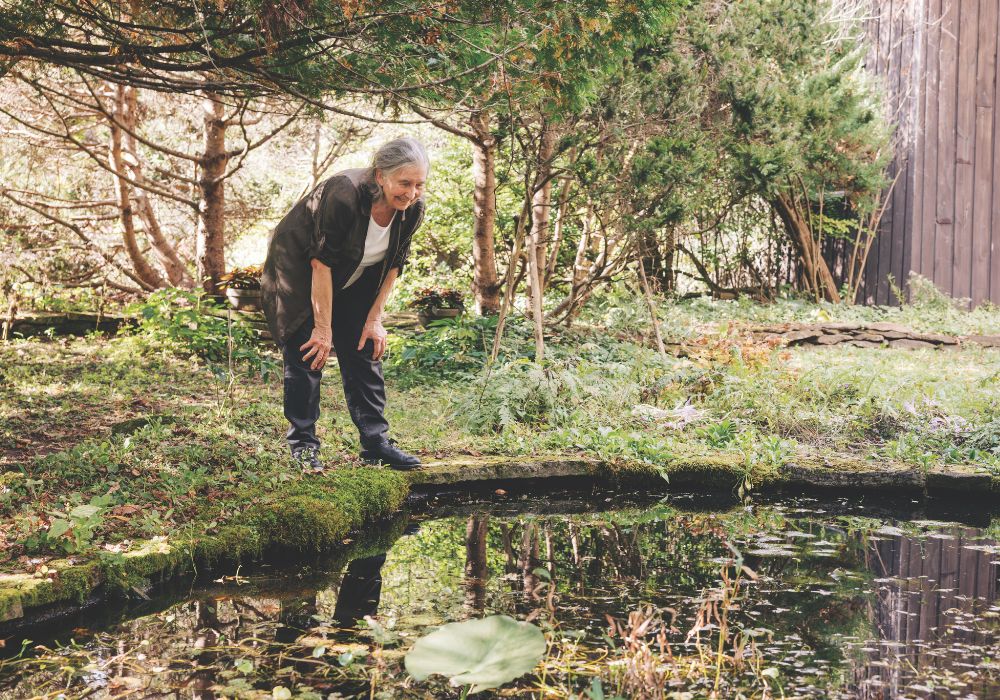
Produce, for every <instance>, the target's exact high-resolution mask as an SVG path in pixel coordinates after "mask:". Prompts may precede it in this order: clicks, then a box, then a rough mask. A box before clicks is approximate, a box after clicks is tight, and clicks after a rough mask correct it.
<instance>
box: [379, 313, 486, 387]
mask: <svg viewBox="0 0 1000 700" xmlns="http://www.w3.org/2000/svg"><path fill="white" fill-rule="evenodd" d="M496 325H497V318H496V316H486V317H476V318H469V317H468V316H459V317H457V318H444V319H440V320H438V321H434V322H432V323H431V324H430V326H429V327H428V328H427V330H426V331H424V332H423V333H416V334H414V335H392V336H389V353H388V356H387V358H386V364H387V366H388V367H391V368H392V369H393V370H395V371H397V372H399V373H400V374H401V375H402V376H401V380H402V383H403V384H404V385H413V384H418V383H422V382H428V381H444V380H453V379H458V378H462V377H465V376H466V375H467V374H468V373H469V372H475V371H478V370H479V368H481V367H482V366H483V365H484V364H485V362H486V359H487V358H488V357H489V354H490V349H491V348H492V345H493V336H494V334H495V332H496Z"/></svg>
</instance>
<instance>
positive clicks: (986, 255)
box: [969, 0, 998, 305]
mask: <svg viewBox="0 0 1000 700" xmlns="http://www.w3.org/2000/svg"><path fill="white" fill-rule="evenodd" d="M997 14H998V8H997V3H996V2H995V0H987V1H986V2H981V3H980V5H979V21H978V23H977V26H978V33H979V36H978V44H979V47H978V51H977V54H978V59H977V64H976V95H975V104H976V126H975V145H974V151H973V152H974V161H975V165H974V168H975V175H974V177H973V196H972V227H971V239H972V240H971V250H972V285H971V290H970V294H969V295H970V296H971V297H972V303H973V305H976V304H979V303H980V302H982V301H985V300H987V299H989V295H990V237H991V232H992V228H993V201H992V197H993V186H994V185H993V181H994V177H995V172H994V163H993V140H994V139H995V138H996V134H995V132H994V119H993V113H994V111H995V108H994V104H995V99H996V95H995V92H996V61H997V32H996V24H997Z"/></svg>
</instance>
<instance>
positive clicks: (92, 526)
mask: <svg viewBox="0 0 1000 700" xmlns="http://www.w3.org/2000/svg"><path fill="white" fill-rule="evenodd" d="M81 498H82V496H81V494H79V493H74V494H71V495H70V498H69V505H68V506H67V507H66V508H65V509H64V510H58V509H55V510H50V511H49V513H48V515H49V517H50V518H51V523H50V525H49V527H48V529H47V530H40V531H39V532H36V533H35V534H33V535H31V536H29V537H28V538H27V540H26V541H25V549H26V550H27V551H29V552H39V551H44V550H61V551H63V552H66V553H69V554H73V553H77V552H82V551H84V550H85V549H87V548H88V547H89V546H90V543H91V540H92V539H93V537H94V531H95V530H97V529H98V528H99V527H100V526H101V524H102V523H103V521H104V514H105V511H106V510H107V506H108V504H109V503H111V502H112V500H113V499H112V497H111V496H110V495H108V494H102V495H97V496H93V497H91V499H90V500H89V501H88V502H87V503H80V501H81ZM74 504H76V505H74Z"/></svg>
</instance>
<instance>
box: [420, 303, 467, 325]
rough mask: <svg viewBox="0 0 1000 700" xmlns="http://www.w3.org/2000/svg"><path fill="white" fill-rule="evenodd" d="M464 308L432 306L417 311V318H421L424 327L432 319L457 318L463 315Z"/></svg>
mask: <svg viewBox="0 0 1000 700" xmlns="http://www.w3.org/2000/svg"><path fill="white" fill-rule="evenodd" d="M462 311H464V309H438V308H432V309H430V310H427V311H425V310H423V309H421V310H420V311H418V312H417V318H418V319H420V325H421V326H423V327H424V328H427V326H428V325H429V324H430V323H431V322H432V321H437V320H439V319H442V318H457V317H459V316H461V315H462Z"/></svg>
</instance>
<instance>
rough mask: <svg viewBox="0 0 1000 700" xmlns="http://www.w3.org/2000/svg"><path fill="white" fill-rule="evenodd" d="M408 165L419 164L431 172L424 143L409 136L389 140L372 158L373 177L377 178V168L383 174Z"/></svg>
mask: <svg viewBox="0 0 1000 700" xmlns="http://www.w3.org/2000/svg"><path fill="white" fill-rule="evenodd" d="M407 165H419V166H421V167H423V169H424V172H427V173H429V172H430V169H431V162H430V159H428V158H427V151H426V150H425V149H424V145H423V144H422V143H420V142H419V141H417V140H416V139H413V138H409V137H406V138H401V139H393V140H392V141H387V142H386V143H383V144H382V145H381V146H379V148H378V150H377V151H375V156H374V157H373V158H372V165H371V168H372V172H371V179H372V180H374V179H375V170H376V169H378V170H381V171H382V174H383V175H390V174H392V173H393V172H395V171H396V170H399V169H400V168H405V167H406V166H407Z"/></svg>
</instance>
